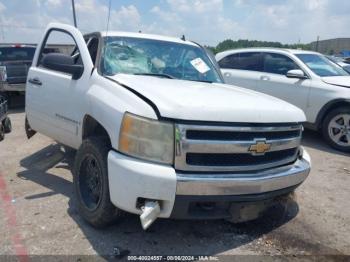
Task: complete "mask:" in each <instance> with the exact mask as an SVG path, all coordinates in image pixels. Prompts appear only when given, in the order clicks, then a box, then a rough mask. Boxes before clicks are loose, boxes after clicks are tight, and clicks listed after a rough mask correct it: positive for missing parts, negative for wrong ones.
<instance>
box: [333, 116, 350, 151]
mask: <svg viewBox="0 0 350 262" xmlns="http://www.w3.org/2000/svg"><path fill="white" fill-rule="evenodd" d="M328 135H329V138H330V139H331V140H332V141H333V142H334V143H336V144H337V145H339V146H350V114H346V113H344V114H338V115H336V116H334V117H333V118H332V119H331V121H330V122H329V124H328Z"/></svg>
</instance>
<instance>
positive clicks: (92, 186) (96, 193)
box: [73, 137, 122, 227]
mask: <svg viewBox="0 0 350 262" xmlns="http://www.w3.org/2000/svg"><path fill="white" fill-rule="evenodd" d="M109 150H110V148H109V145H108V142H107V141H106V140H105V139H103V138H98V137H90V138H88V139H86V140H84V141H83V143H82V145H81V146H80V148H79V149H78V151H77V154H76V158H75V163H74V177H73V183H74V190H75V195H76V198H77V204H78V210H79V213H80V215H81V216H82V217H83V218H84V219H85V220H86V221H87V222H89V223H90V224H91V225H93V226H95V227H105V226H108V225H110V224H111V223H112V222H113V221H114V220H115V219H116V218H117V217H118V216H120V215H121V212H122V211H121V210H119V209H117V208H116V207H115V206H114V205H113V204H112V203H111V200H110V197H109V184H108V171H107V155H108V152H109Z"/></svg>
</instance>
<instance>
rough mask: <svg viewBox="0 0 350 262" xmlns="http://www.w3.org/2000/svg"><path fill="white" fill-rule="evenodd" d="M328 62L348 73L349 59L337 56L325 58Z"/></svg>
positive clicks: (349, 67)
mask: <svg viewBox="0 0 350 262" xmlns="http://www.w3.org/2000/svg"><path fill="white" fill-rule="evenodd" d="M326 57H327V58H328V59H329V60H331V61H332V62H334V63H336V64H337V65H339V66H341V67H342V68H343V69H344V70H345V71H346V72H348V73H350V59H345V58H342V57H338V56H326Z"/></svg>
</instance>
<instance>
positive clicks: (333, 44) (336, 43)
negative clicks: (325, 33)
mask: <svg viewBox="0 0 350 262" xmlns="http://www.w3.org/2000/svg"><path fill="white" fill-rule="evenodd" d="M311 49H312V50H315V51H318V52H320V53H323V54H329V55H333V54H334V55H337V54H341V52H344V51H345V52H346V51H349V50H350V38H335V39H328V40H320V41H315V42H312V43H311Z"/></svg>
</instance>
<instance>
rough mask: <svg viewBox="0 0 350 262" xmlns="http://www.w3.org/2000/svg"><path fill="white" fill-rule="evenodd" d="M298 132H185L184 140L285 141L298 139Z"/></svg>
mask: <svg viewBox="0 0 350 262" xmlns="http://www.w3.org/2000/svg"><path fill="white" fill-rule="evenodd" d="M299 135H300V130H291V131H279V132H232V131H231V132H230V131H202V130H187V132H186V138H188V139H194V140H220V141H221V140H224V141H225V140H242V141H246V140H248V141H249V140H253V139H256V138H261V137H263V138H265V139H285V138H292V137H298V136H299Z"/></svg>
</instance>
